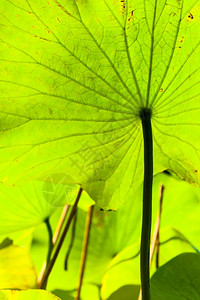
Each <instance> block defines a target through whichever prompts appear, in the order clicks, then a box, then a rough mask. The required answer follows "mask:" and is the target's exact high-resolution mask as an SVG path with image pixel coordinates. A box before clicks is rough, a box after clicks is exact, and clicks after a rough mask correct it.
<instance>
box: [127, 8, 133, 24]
mask: <svg viewBox="0 0 200 300" xmlns="http://www.w3.org/2000/svg"><path fill="white" fill-rule="evenodd" d="M133 15H134V10H132V11H131V13H130V16H129V18H128V22H130V21H132V20H133Z"/></svg>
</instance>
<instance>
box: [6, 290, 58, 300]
mask: <svg viewBox="0 0 200 300" xmlns="http://www.w3.org/2000/svg"><path fill="white" fill-rule="evenodd" d="M27 299H29V300H40V299H44V300H60V298H58V297H56V296H55V295H53V294H51V293H49V292H47V291H43V290H27V291H6V290H5V291H0V300H27Z"/></svg>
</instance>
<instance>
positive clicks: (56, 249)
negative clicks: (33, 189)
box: [39, 188, 83, 289]
mask: <svg viewBox="0 0 200 300" xmlns="http://www.w3.org/2000/svg"><path fill="white" fill-rule="evenodd" d="M82 191H83V189H82V188H80V189H79V192H78V195H77V197H76V201H75V203H74V205H73V206H72V210H71V212H70V215H69V218H68V220H67V223H66V225H65V227H64V229H63V232H62V234H61V237H60V239H59V241H58V244H57V245H56V246H55V252H54V253H53V255H52V258H51V260H50V262H49V265H48V266H47V269H46V271H45V273H44V275H43V277H42V279H41V283H40V287H39V288H40V289H43V288H44V287H45V286H46V284H47V280H48V277H49V275H50V273H51V271H52V269H53V266H54V264H55V262H56V259H57V257H58V254H59V252H60V249H61V247H62V245H63V242H64V240H65V237H66V234H67V232H68V230H69V227H70V224H71V222H72V220H73V218H74V216H75V214H76V209H77V205H78V202H79V200H80V197H81V194H82Z"/></svg>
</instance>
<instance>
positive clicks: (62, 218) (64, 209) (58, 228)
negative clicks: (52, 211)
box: [53, 204, 69, 245]
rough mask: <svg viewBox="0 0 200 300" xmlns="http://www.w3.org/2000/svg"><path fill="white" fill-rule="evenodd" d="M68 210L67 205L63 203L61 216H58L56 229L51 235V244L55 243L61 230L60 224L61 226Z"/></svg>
mask: <svg viewBox="0 0 200 300" xmlns="http://www.w3.org/2000/svg"><path fill="white" fill-rule="evenodd" d="M68 211H69V205H68V204H67V205H65V206H64V208H63V211H62V214H61V217H60V220H59V222H58V225H57V228H56V231H55V234H54V236H53V245H55V244H56V242H57V240H58V238H59V236H60V233H61V230H62V226H63V223H64V221H65V218H66V216H67V213H68Z"/></svg>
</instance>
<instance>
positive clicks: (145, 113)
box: [139, 107, 152, 121]
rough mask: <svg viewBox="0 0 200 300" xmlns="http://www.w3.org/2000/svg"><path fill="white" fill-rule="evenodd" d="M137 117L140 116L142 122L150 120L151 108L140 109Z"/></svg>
mask: <svg viewBox="0 0 200 300" xmlns="http://www.w3.org/2000/svg"><path fill="white" fill-rule="evenodd" d="M139 116H140V119H141V120H142V121H144V120H150V119H151V116H152V110H151V108H147V107H143V108H141V110H140V112H139Z"/></svg>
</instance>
